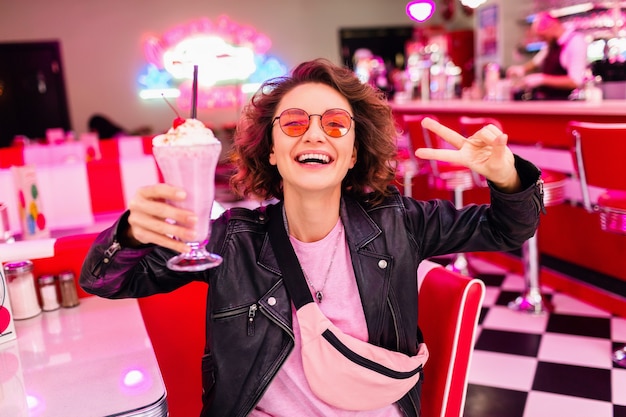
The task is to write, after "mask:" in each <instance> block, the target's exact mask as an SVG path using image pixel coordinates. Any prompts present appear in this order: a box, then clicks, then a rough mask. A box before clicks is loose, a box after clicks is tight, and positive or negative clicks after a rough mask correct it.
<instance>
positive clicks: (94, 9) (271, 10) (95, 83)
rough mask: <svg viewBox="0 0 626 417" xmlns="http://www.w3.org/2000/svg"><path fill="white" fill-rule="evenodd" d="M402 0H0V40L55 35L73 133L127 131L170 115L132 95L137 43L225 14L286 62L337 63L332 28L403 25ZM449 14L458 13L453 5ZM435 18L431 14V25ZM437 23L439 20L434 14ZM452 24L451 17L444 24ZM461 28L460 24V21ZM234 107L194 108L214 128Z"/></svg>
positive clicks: (157, 124)
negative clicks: (96, 123) (94, 124)
mask: <svg viewBox="0 0 626 417" xmlns="http://www.w3.org/2000/svg"><path fill="white" fill-rule="evenodd" d="M406 3H407V1H406V0H315V1H311V0H230V1H228V0H226V1H225V0H214V1H210V0H178V1H172V0H168V1H165V0H100V1H95V0H82V1H77V0H19V1H16V0H0V42H13V41H36V40H60V42H61V48H62V50H61V53H62V58H63V64H64V70H65V82H66V89H67V93H68V100H69V106H70V119H71V122H72V125H73V128H74V130H76V131H77V132H78V133H81V132H84V131H85V130H86V129H87V120H88V118H89V116H90V115H91V114H93V113H95V112H101V113H103V114H105V115H108V116H109V117H111V118H112V119H113V120H114V121H115V122H117V123H119V124H120V125H122V126H124V127H126V128H129V129H133V128H135V127H137V126H140V125H149V126H152V127H153V129H154V130H155V131H161V130H164V129H167V128H168V127H169V126H170V123H171V120H172V119H173V117H174V115H173V113H172V111H171V110H170V109H169V108H168V107H167V105H166V104H165V103H164V102H163V101H161V100H152V101H144V100H141V99H140V98H139V97H138V95H137V76H138V73H139V72H140V71H141V69H142V68H143V66H144V64H145V60H144V57H143V54H142V50H141V40H142V37H143V36H144V35H146V34H149V33H153V34H156V35H158V36H160V35H161V34H163V33H164V32H165V31H167V30H168V29H171V28H172V27H173V26H175V25H177V24H183V23H186V22H189V21H192V20H195V19H197V18H200V17H206V18H209V19H210V20H211V21H214V20H215V19H216V18H217V17H218V16H220V15H222V14H225V15H227V16H229V17H230V19H231V20H233V21H234V22H237V23H238V24H242V25H251V26H253V27H255V28H256V30H258V31H259V32H261V33H264V34H266V35H268V36H269V37H270V39H271V40H272V42H273V45H272V48H271V50H270V53H271V54H272V55H275V56H277V57H279V58H280V59H282V60H283V62H285V63H286V64H287V66H288V67H292V66H294V65H296V64H297V63H299V62H300V61H304V60H308V59H311V58H316V57H326V58H329V59H331V60H333V61H335V62H339V61H340V54H339V37H338V30H339V28H344V27H372V26H405V25H411V24H412V21H411V20H409V19H408V18H407V16H406V15H405V6H406ZM456 14H457V15H461V13H460V11H459V10H457V13H456ZM437 21H438V19H437V18H435V19H433V22H434V23H437ZM439 21H440V19H439ZM449 24H450V25H452V26H458V22H455V21H454V20H453V21H452V22H450V23H449ZM466 26H467V25H466ZM235 113H236V110H235V109H229V110H219V111H218V110H213V111H203V112H199V114H198V117H199V118H200V119H201V120H203V121H205V122H209V123H215V124H216V125H219V124H221V123H223V122H225V121H230V120H234V119H235V118H236V114H235Z"/></svg>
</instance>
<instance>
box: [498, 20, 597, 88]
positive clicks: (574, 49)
mask: <svg viewBox="0 0 626 417" xmlns="http://www.w3.org/2000/svg"><path fill="white" fill-rule="evenodd" d="M531 30H532V32H533V33H534V34H535V35H536V36H537V37H538V38H539V39H540V40H542V41H544V42H545V44H544V46H543V47H542V48H541V50H540V51H539V52H537V54H536V55H535V56H534V57H533V58H532V59H531V60H530V61H528V62H526V63H525V64H523V65H513V66H511V67H509V68H508V69H507V77H509V78H513V79H519V82H517V81H516V84H518V86H519V84H521V87H522V89H530V90H532V93H533V94H532V95H533V98H534V99H537V100H567V99H568V97H569V95H570V94H571V93H572V91H574V90H575V89H576V88H580V87H581V86H582V84H583V81H584V77H585V71H586V69H587V42H586V41H585V39H584V37H583V35H582V33H580V32H577V31H575V30H574V29H573V28H571V27H565V26H564V25H563V24H562V23H561V22H560V21H559V19H557V18H555V17H553V16H551V15H550V14H549V13H547V12H541V13H537V14H536V15H535V19H534V20H533V23H532V26H531Z"/></svg>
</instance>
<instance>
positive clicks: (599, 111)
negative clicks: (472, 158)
mask: <svg viewBox="0 0 626 417" xmlns="http://www.w3.org/2000/svg"><path fill="white" fill-rule="evenodd" d="M391 106H392V107H393V109H394V111H397V112H401V113H413V112H416V111H418V112H421V111H436V112H449V113H459V112H476V111H479V112H484V113H491V114H507V113H519V114H537V113H540V114H558V115H566V116H618V117H622V118H624V117H626V100H603V101H601V102H599V103H591V102H587V101H566V100H564V101H486V100H461V99H456V100H430V101H421V100H411V101H407V102H391Z"/></svg>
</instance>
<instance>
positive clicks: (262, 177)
mask: <svg viewBox="0 0 626 417" xmlns="http://www.w3.org/2000/svg"><path fill="white" fill-rule="evenodd" d="M306 83H322V84H326V85H328V86H330V87H332V88H334V89H335V90H337V91H338V92H339V93H341V94H342V95H343V96H344V97H345V98H346V99H347V100H348V102H349V103H350V105H351V106H352V110H353V113H354V129H355V147H356V148H357V158H356V160H357V162H356V164H355V166H354V168H352V169H351V170H349V171H348V173H347V175H346V177H345V178H344V180H343V185H342V188H343V192H344V193H349V194H352V195H353V196H355V197H357V198H362V199H365V198H366V199H368V200H370V201H371V202H373V203H376V202H379V201H381V200H382V198H383V197H384V196H385V195H387V193H388V192H389V191H388V188H387V186H388V185H389V184H390V182H391V181H392V180H393V179H394V178H395V161H396V153H397V148H396V139H397V135H398V131H397V129H396V125H395V122H394V118H393V115H392V113H391V107H390V106H389V104H388V102H387V99H386V98H385V96H384V95H383V93H382V92H381V91H379V90H376V89H374V88H373V87H371V86H370V85H368V84H364V83H362V82H361V81H360V80H359V79H358V78H357V76H356V75H355V74H354V72H352V71H351V70H350V69H348V68H344V67H340V66H337V65H335V64H333V63H331V62H330V61H328V60H326V59H321V58H320V59H316V60H313V61H308V62H304V63H302V64H300V65H298V66H297V67H296V68H295V69H294V70H293V71H292V73H291V76H284V77H278V78H273V79H270V80H268V81H266V82H264V83H263V85H262V86H261V88H259V90H258V91H257V92H256V93H255V94H254V96H253V97H252V99H251V100H250V103H249V104H248V105H247V106H246V107H245V108H244V110H243V112H242V115H241V118H240V119H239V122H238V124H237V129H236V131H235V135H234V146H233V153H232V155H231V156H232V161H233V162H234V164H235V166H236V168H237V171H236V173H235V174H234V175H233V176H232V178H231V180H230V182H231V185H232V187H233V189H234V190H235V191H236V192H237V193H238V194H239V195H241V196H245V197H250V196H253V197H256V198H260V199H271V198H278V199H282V198H283V190H282V178H281V176H280V174H279V173H278V169H277V168H276V166H274V165H271V164H270V163H269V155H270V152H271V149H272V133H271V132H272V121H273V119H274V117H275V115H276V114H275V113H276V109H277V107H278V105H279V103H280V101H281V100H282V98H283V97H284V96H285V94H287V93H288V92H289V91H291V90H292V89H293V88H295V87H297V86H299V85H301V84H306Z"/></svg>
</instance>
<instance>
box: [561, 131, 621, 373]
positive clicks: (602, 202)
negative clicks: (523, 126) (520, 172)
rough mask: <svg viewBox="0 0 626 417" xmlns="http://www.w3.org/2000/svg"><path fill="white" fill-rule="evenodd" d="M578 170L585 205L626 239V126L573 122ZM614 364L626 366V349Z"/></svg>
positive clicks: (604, 227)
mask: <svg viewBox="0 0 626 417" xmlns="http://www.w3.org/2000/svg"><path fill="white" fill-rule="evenodd" d="M568 132H569V134H570V135H571V137H572V150H573V152H572V154H573V158H574V169H575V170H576V175H577V176H578V179H579V181H580V191H581V193H582V198H583V206H584V207H585V209H586V210H587V211H588V212H589V213H599V215H600V216H599V217H600V228H601V229H602V230H604V231H606V232H609V233H617V234H620V235H624V236H626V175H625V174H624V171H623V169H621V167H623V164H624V155H626V123H591V122H578V121H572V122H570V123H569V125H568ZM613 361H614V362H615V363H616V364H618V365H620V366H622V367H626V346H623V347H622V348H620V349H618V350H616V351H615V352H613Z"/></svg>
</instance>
